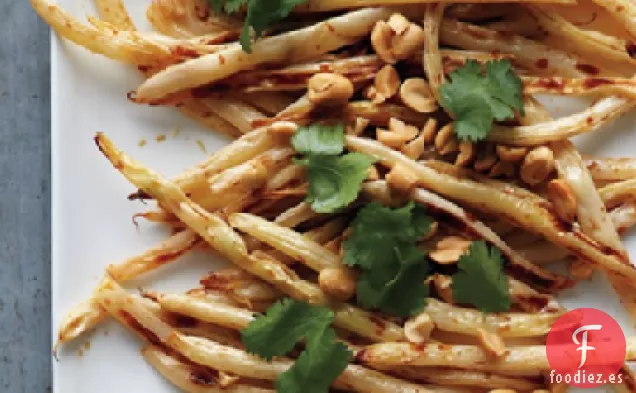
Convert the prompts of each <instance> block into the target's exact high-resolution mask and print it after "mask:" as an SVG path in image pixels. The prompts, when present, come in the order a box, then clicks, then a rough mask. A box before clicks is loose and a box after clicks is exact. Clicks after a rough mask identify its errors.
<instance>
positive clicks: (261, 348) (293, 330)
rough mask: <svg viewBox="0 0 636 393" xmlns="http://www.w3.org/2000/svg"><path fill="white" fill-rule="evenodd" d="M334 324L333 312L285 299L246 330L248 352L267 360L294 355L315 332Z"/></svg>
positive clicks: (245, 341)
mask: <svg viewBox="0 0 636 393" xmlns="http://www.w3.org/2000/svg"><path fill="white" fill-rule="evenodd" d="M332 320H333V312H332V311H331V310H329V309H328V308H324V307H312V306H310V305H309V304H307V303H303V302H296V301H294V300H292V299H289V298H287V299H283V300H282V301H279V302H276V303H274V305H273V306H271V307H270V308H269V309H268V310H267V313H266V314H264V315H262V316H259V317H257V318H256V319H255V320H254V321H253V322H252V323H250V324H249V325H248V327H247V328H245V329H244V330H243V331H242V333H241V336H242V341H243V344H244V345H245V347H246V349H247V352H249V353H253V354H257V355H260V356H262V357H264V358H265V359H267V360H271V358H272V357H273V356H282V355H285V354H287V353H288V352H289V351H291V350H292V349H293V348H294V346H295V345H296V343H297V342H298V341H300V340H301V339H303V338H305V337H308V336H309V335H311V334H312V332H314V331H315V330H320V329H323V328H324V326H328V325H329V324H330V323H331V321H332Z"/></svg>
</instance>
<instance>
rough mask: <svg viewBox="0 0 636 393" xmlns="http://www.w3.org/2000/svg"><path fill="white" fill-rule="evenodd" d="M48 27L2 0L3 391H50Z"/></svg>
mask: <svg viewBox="0 0 636 393" xmlns="http://www.w3.org/2000/svg"><path fill="white" fill-rule="evenodd" d="M49 68H50V66H49V32H48V27H47V26H45V25H44V23H42V22H41V21H40V20H39V19H38V18H37V17H36V15H35V14H34V13H33V11H32V10H31V7H30V5H29V2H28V1H26V0H4V1H0V392H2V393H36V392H37V393H43V392H44V393H46V392H50V391H51V351H50V348H51V338H50V335H51V333H50V321H51V290H50V288H51V281H50V277H51V268H50V262H51V253H50V248H51V247H50V246H51V240H50V239H51V236H50V234H51V230H50V227H51V219H50V172H51V170H50V157H51V156H50V154H51V153H50V72H49Z"/></svg>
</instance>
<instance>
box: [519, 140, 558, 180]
mask: <svg viewBox="0 0 636 393" xmlns="http://www.w3.org/2000/svg"><path fill="white" fill-rule="evenodd" d="M553 170H554V153H553V152H552V150H550V148H549V147H547V146H539V147H535V148H534V149H532V150H530V151H529V152H528V154H527V155H526V157H525V158H524V159H523V163H522V164H521V168H520V169H519V176H520V177H521V180H523V181H524V182H526V183H527V184H529V185H531V186H534V185H537V184H539V183H541V182H542V181H544V180H546V179H547V178H548V176H550V174H551V173H552V171H553Z"/></svg>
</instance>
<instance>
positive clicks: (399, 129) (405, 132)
mask: <svg viewBox="0 0 636 393" xmlns="http://www.w3.org/2000/svg"><path fill="white" fill-rule="evenodd" d="M389 130H391V131H393V132H395V133H396V134H398V135H401V136H402V137H403V138H404V140H405V141H410V140H411V139H413V138H415V137H416V136H417V134H418V133H419V130H418V129H417V127H415V126H412V125H409V124H406V123H405V122H403V121H402V120H400V119H398V118H396V117H392V118H390V119H389Z"/></svg>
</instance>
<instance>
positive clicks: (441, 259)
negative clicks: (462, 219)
mask: <svg viewBox="0 0 636 393" xmlns="http://www.w3.org/2000/svg"><path fill="white" fill-rule="evenodd" d="M471 243H472V241H471V240H468V239H464V238H461V237H459V236H447V237H445V238H443V239H441V240H440V241H439V242H437V245H436V246H435V247H436V249H435V250H434V251H431V252H430V253H429V254H428V256H429V257H430V258H431V259H432V260H434V261H435V262H437V263H439V264H442V265H448V264H453V263H457V261H459V258H461V256H462V255H464V254H465V253H466V251H467V250H468V247H470V244H471Z"/></svg>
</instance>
